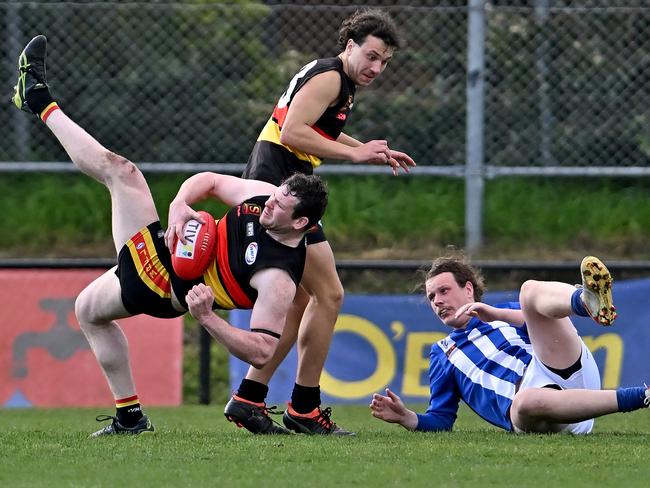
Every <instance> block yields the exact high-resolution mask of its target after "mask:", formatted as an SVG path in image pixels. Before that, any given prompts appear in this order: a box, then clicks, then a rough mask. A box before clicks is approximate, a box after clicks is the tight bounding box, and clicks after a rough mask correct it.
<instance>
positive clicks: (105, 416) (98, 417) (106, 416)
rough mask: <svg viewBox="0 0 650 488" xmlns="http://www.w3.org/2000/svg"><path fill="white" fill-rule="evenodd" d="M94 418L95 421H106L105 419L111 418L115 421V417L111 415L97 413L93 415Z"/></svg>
mask: <svg viewBox="0 0 650 488" xmlns="http://www.w3.org/2000/svg"><path fill="white" fill-rule="evenodd" d="M95 420H96V421H97V422H106V421H107V420H113V421H116V422H117V417H113V416H112V415H98V416H97V417H95Z"/></svg>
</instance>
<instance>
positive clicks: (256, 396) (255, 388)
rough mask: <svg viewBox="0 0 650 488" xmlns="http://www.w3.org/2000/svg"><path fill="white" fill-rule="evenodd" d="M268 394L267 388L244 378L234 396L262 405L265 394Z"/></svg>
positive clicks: (262, 384)
mask: <svg viewBox="0 0 650 488" xmlns="http://www.w3.org/2000/svg"><path fill="white" fill-rule="evenodd" d="M268 392H269V387H268V386H267V385H265V384H264V383H260V382H259V381H254V380H247V379H246V378H244V379H243V380H241V383H240V384H239V389H238V390H237V393H236V395H237V396H238V397H239V398H243V399H244V400H248V401H249V402H253V403H264V399H265V398H266V394H267V393H268Z"/></svg>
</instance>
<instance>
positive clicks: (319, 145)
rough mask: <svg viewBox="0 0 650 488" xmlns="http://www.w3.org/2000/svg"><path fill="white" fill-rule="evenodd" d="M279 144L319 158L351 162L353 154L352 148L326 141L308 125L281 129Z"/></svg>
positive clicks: (337, 142)
mask: <svg viewBox="0 0 650 488" xmlns="http://www.w3.org/2000/svg"><path fill="white" fill-rule="evenodd" d="M285 129H286V130H285ZM280 142H281V143H282V144H286V145H287V146H290V147H292V148H294V149H297V150H298V151H302V152H305V153H307V154H313V155H314V156H318V157H319V158H327V159H338V160H352V159H353V154H354V153H353V151H352V148H353V147H354V146H349V145H347V144H343V143H341V142H339V141H332V140H331V139H327V138H325V137H323V136H322V135H320V134H319V133H318V132H316V131H315V130H314V129H312V128H311V127H309V126H308V125H302V126H299V127H290V128H288V129H287V128H286V127H285V128H283V129H282V133H281V136H280Z"/></svg>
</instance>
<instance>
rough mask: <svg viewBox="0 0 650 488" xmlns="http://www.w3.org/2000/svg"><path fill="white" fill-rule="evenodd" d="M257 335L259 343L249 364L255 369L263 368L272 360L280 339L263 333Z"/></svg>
mask: <svg viewBox="0 0 650 488" xmlns="http://www.w3.org/2000/svg"><path fill="white" fill-rule="evenodd" d="M256 336H257V337H256V339H257V341H256V342H257V344H256V347H255V351H254V353H253V354H252V357H251V358H250V361H249V364H250V365H251V366H252V367H253V368H255V369H262V368H263V367H264V366H266V365H267V364H268V363H269V361H271V358H272V357H273V355H274V354H275V350H276V349H277V347H278V339H276V338H275V337H271V336H268V335H263V334H256Z"/></svg>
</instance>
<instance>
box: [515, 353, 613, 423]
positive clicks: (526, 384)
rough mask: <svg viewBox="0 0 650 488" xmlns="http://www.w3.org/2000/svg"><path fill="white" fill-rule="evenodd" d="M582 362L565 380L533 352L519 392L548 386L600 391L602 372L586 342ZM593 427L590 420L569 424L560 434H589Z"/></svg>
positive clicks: (592, 421) (592, 420)
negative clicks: (580, 366)
mask: <svg viewBox="0 0 650 488" xmlns="http://www.w3.org/2000/svg"><path fill="white" fill-rule="evenodd" d="M581 342H582V341H581ZM580 361H581V363H582V368H581V369H579V370H578V371H576V372H575V373H573V374H572V375H571V376H570V377H569V378H567V379H566V380H565V379H564V378H562V377H561V376H558V375H557V374H555V373H554V372H553V371H551V370H550V369H548V368H547V367H546V366H545V365H544V363H542V362H541V361H540V360H539V358H538V357H537V355H535V353H534V352H533V359H532V360H531V362H530V364H529V365H528V368H526V372H525V373H524V377H523V378H522V379H521V383H520V384H519V391H521V390H525V389H526V388H542V387H544V386H546V385H557V386H559V387H560V388H562V389H563V390H571V389H583V390H584V389H586V390H600V372H599V371H598V366H597V365H596V361H595V360H594V356H593V355H592V354H591V351H589V348H587V346H586V344H585V343H584V342H582V356H581V357H580ZM593 427H594V419H590V420H584V421H582V422H578V423H576V424H567V425H566V426H565V427H564V428H563V429H561V430H560V432H570V433H572V434H589V433H590V432H591V430H592V429H593ZM513 428H514V431H515V432H521V430H520V429H518V428H517V427H514V425H513Z"/></svg>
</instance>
